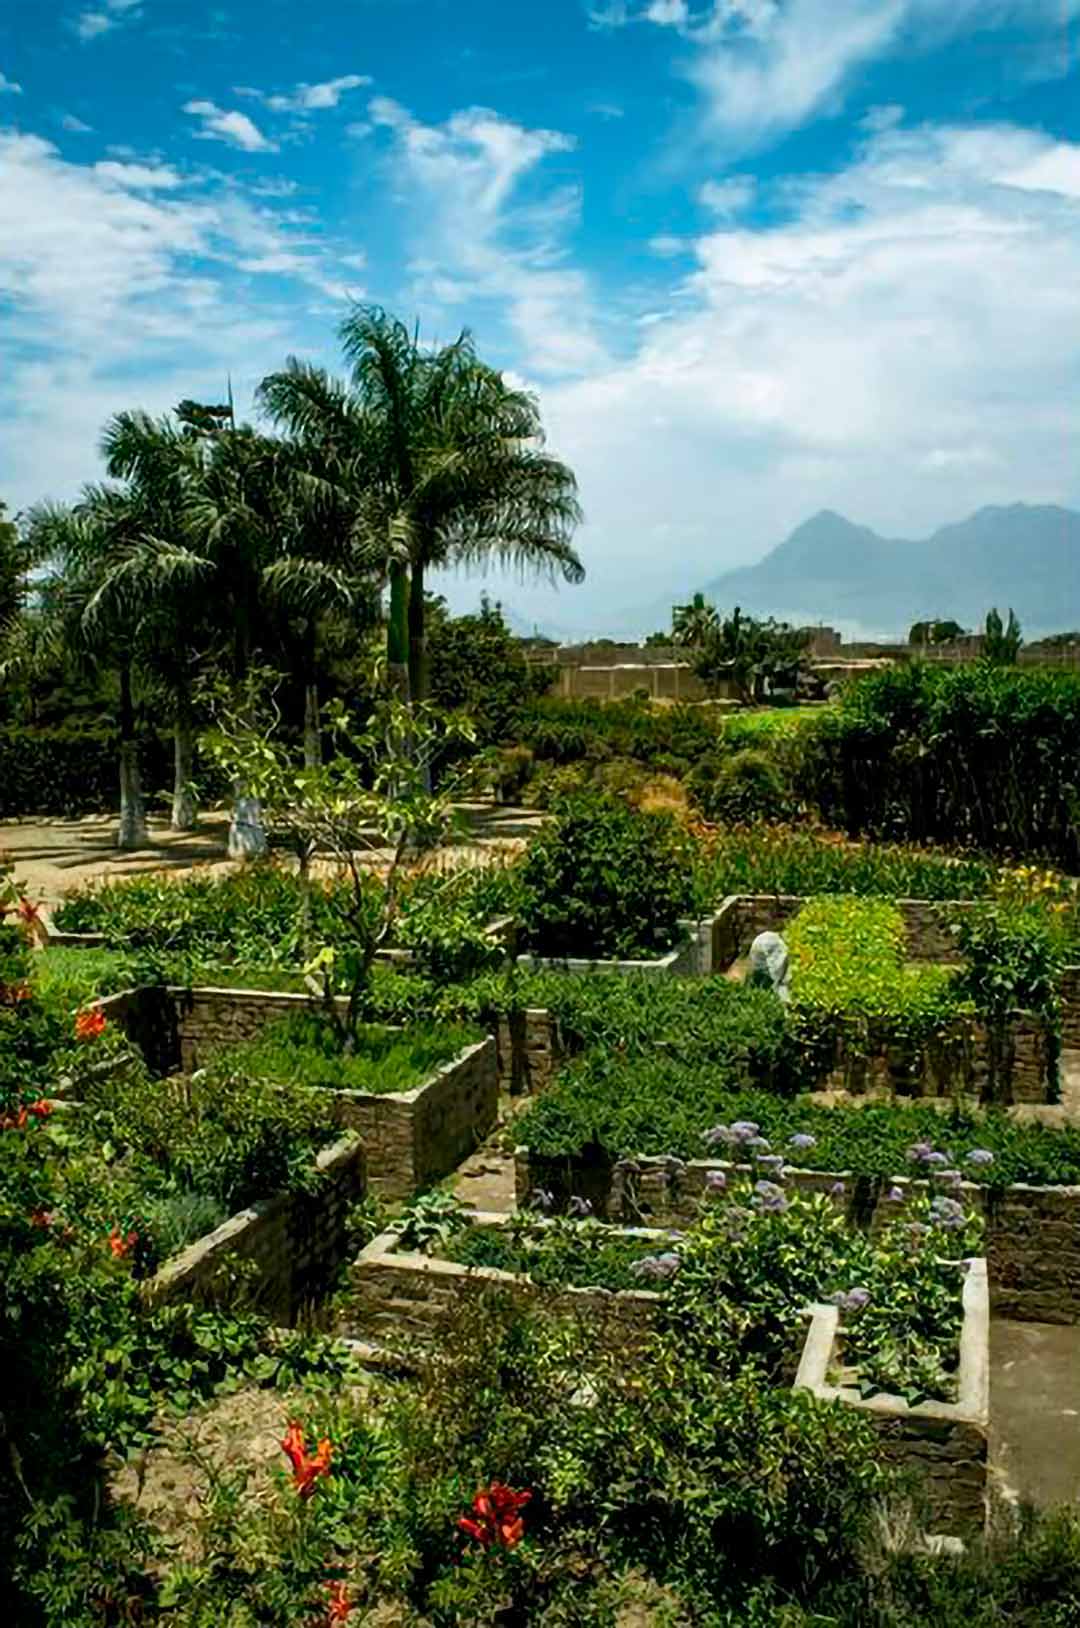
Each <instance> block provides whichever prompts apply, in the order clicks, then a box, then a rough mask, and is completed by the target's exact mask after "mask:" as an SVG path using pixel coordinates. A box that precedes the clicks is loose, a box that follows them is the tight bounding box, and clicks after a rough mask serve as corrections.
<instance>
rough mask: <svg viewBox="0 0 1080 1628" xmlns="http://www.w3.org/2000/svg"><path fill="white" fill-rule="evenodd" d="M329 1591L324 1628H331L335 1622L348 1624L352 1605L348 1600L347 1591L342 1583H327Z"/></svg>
mask: <svg viewBox="0 0 1080 1628" xmlns="http://www.w3.org/2000/svg"><path fill="white" fill-rule="evenodd" d="M326 1586H327V1588H328V1589H329V1590H330V1607H329V1610H328V1612H327V1615H326V1628H333V1624H334V1623H336V1622H348V1620H349V1618H350V1617H351V1616H352V1604H351V1602H350V1600H349V1591H348V1589H347V1588H346V1587H345V1584H344V1583H327V1585H326Z"/></svg>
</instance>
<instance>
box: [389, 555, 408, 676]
mask: <svg viewBox="0 0 1080 1628" xmlns="http://www.w3.org/2000/svg"><path fill="white" fill-rule="evenodd" d="M386 668H387V673H386V676H387V680H388V681H389V684H390V691H391V694H393V695H396V696H397V697H398V699H399V700H401V701H405V702H408V700H409V574H408V571H407V570H406V568H405V566H404V565H403V564H402V563H401V562H400V561H399V560H395V561H394V562H393V564H392V565H391V567H390V620H389V622H388V623H387V626H386Z"/></svg>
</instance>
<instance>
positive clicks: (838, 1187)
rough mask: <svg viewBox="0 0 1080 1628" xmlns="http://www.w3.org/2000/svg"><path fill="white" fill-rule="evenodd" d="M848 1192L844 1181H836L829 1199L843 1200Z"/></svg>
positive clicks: (830, 1190)
mask: <svg viewBox="0 0 1080 1628" xmlns="http://www.w3.org/2000/svg"><path fill="white" fill-rule="evenodd" d="M846 1192H847V1188H846V1187H845V1186H844V1184H843V1182H842V1181H834V1182H833V1184H832V1186H831V1187H830V1188H829V1197H830V1198H843V1196H844V1194H845V1193H846Z"/></svg>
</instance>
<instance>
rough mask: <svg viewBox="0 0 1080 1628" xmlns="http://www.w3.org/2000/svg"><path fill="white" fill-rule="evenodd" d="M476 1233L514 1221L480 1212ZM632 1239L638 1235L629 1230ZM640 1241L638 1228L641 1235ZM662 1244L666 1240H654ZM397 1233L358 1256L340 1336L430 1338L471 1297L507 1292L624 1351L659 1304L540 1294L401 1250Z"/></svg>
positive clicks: (495, 1273)
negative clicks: (573, 1320)
mask: <svg viewBox="0 0 1080 1628" xmlns="http://www.w3.org/2000/svg"><path fill="white" fill-rule="evenodd" d="M472 1219H473V1221H474V1222H475V1223H476V1224H477V1225H479V1226H487V1227H496V1226H499V1227H501V1226H506V1225H507V1223H508V1220H509V1217H508V1216H506V1215H502V1214H494V1213H486V1212H477V1213H476V1214H474V1215H473V1217H472ZM627 1231H628V1232H630V1234H631V1236H632V1235H633V1232H632V1231H631V1229H627ZM638 1235H640V1229H638ZM648 1235H649V1236H655V1237H656V1238H657V1239H658V1240H659V1239H661V1238H664V1237H665V1236H666V1234H664V1233H649V1234H648ZM400 1242H401V1241H400V1238H399V1236H398V1234H397V1233H395V1232H384V1233H383V1234H382V1235H381V1236H380V1237H378V1238H375V1239H374V1240H373V1241H372V1242H371V1243H370V1244H368V1246H367V1248H366V1249H364V1250H362V1251H361V1253H360V1254H359V1255H358V1256H357V1258H356V1261H355V1262H354V1264H353V1268H352V1289H353V1293H352V1296H351V1298H350V1303H349V1308H348V1311H347V1312H346V1314H345V1325H344V1327H343V1329H342V1332H344V1333H346V1334H347V1335H349V1336H351V1337H353V1338H358V1339H365V1340H373V1341H375V1342H376V1343H377V1342H379V1341H382V1340H388V1339H394V1338H399V1339H400V1338H406V1339H420V1340H427V1339H430V1338H431V1337H432V1336H433V1334H434V1333H435V1332H436V1331H437V1329H438V1327H439V1325H440V1323H441V1322H442V1320H443V1319H444V1318H445V1317H446V1316H447V1314H448V1313H449V1312H451V1311H453V1309H454V1308H455V1306H457V1305H459V1304H460V1303H461V1300H462V1297H463V1296H466V1295H474V1294H482V1293H484V1292H488V1291H490V1290H492V1289H499V1288H501V1289H505V1290H507V1291H508V1292H510V1293H512V1294H514V1295H516V1296H519V1297H520V1298H521V1299H522V1300H523V1301H530V1300H531V1301H537V1300H539V1301H541V1302H542V1304H543V1305H544V1307H545V1308H547V1309H549V1310H550V1311H552V1312H553V1313H556V1314H559V1315H563V1316H568V1317H587V1318H588V1319H589V1321H590V1323H593V1324H595V1325H597V1326H599V1327H601V1329H602V1332H603V1335H604V1337H605V1338H606V1339H610V1340H612V1341H613V1342H615V1343H617V1344H618V1345H619V1346H620V1347H628V1348H633V1347H635V1346H640V1344H641V1342H642V1340H643V1339H644V1338H645V1336H646V1335H647V1334H648V1332H649V1330H650V1329H651V1328H652V1326H653V1323H654V1320H655V1317H656V1312H657V1309H658V1307H659V1304H660V1297H659V1296H658V1295H656V1294H651V1293H649V1292H648V1291H647V1290H643V1289H626V1290H620V1291H619V1292H617V1293H616V1292H613V1291H611V1290H608V1289H596V1288H591V1289H576V1288H568V1289H558V1290H556V1289H543V1288H538V1287H537V1285H536V1284H534V1283H532V1282H530V1281H529V1279H528V1278H526V1277H524V1276H522V1275H520V1274H519V1273H515V1272H503V1271H499V1270H497V1269H496V1268H494V1267H490V1266H461V1265H459V1264H458V1263H457V1262H456V1261H444V1260H438V1259H436V1258H433V1257H431V1256H429V1255H421V1254H414V1253H413V1252H411V1251H408V1250H405V1249H402V1248H401V1247H400Z"/></svg>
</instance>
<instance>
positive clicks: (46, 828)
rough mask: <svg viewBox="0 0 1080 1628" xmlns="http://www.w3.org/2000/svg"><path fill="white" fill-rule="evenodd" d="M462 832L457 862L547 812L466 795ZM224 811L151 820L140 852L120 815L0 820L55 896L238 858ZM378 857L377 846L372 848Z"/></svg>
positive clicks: (40, 885) (36, 878) (25, 862)
mask: <svg viewBox="0 0 1080 1628" xmlns="http://www.w3.org/2000/svg"><path fill="white" fill-rule="evenodd" d="M459 813H460V815H461V817H462V824H463V830H462V832H461V835H460V836H459V837H458V838H457V839H456V840H455V841H454V842H453V843H452V844H451V845H450V848H449V855H450V857H451V858H452V860H453V862H455V863H458V862H461V861H465V862H467V863H470V864H476V863H485V862H486V861H488V860H490V858H491V856H492V852H493V851H494V852H499V853H514V852H517V851H518V850H519V849H520V848H521V847H523V846H524V843H525V842H526V841H527V840H528V838H529V837H530V836H531V835H532V834H533V832H534V831H536V830H537V829H538V827H539V826H540V824H541V823H542V822H543V819H544V816H543V815H542V814H539V813H538V812H537V811H536V810H535V809H524V808H497V807H495V806H494V805H493V804H491V803H487V802H485V803H480V802H477V803H463V804H461V805H460V808H459ZM228 831H229V820H228V815H227V814H225V813H208V814H204V815H203V816H202V817H201V819H200V821H199V828H198V830H197V831H188V832H177V831H171V830H170V829H169V826H168V823H167V821H165V820H163V819H151V820H150V841H149V844H148V846H147V847H145V848H142V849H140V850H139V851H138V852H136V853H121V852H120V850H119V849H118V848H117V847H116V816H115V814H110V815H87V816H86V817H85V818H83V819H72V820H61V819H55V820H49V819H43V820H10V821H2V822H0V853H2V854H4V855H5V856H6V857H7V858H8V859H10V860H11V861H12V862H13V864H14V867H15V875H16V878H17V879H18V881H20V882H21V883H22V885H23V887H24V888H25V889H26V891H27V893H28V894H29V895H30V897H31V898H32V899H34V900H36V901H39V902H40V901H44V902H45V903H46V904H50V905H51V904H55V903H56V902H57V901H58V900H59V898H60V897H61V895H62V894H64V893H66V892H68V891H69V890H70V889H71V888H74V887H79V886H81V885H83V884H85V883H86V882H91V881H97V880H98V879H100V878H101V877H107V876H108V877H115V876H131V875H139V874H144V873H147V872H154V871H164V872H177V871H184V870H190V869H191V868H192V867H193V866H196V865H205V866H209V867H211V868H214V869H218V868H222V869H224V868H226V867H228V866H229V865H230V864H232V861H231V860H230V859H229V857H228V853H227V849H226V843H227V839H228ZM370 857H371V859H372V861H373V862H374V863H377V862H378V858H379V854H378V852H377V851H376V852H375V853H373V854H372V855H371V856H370Z"/></svg>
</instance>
